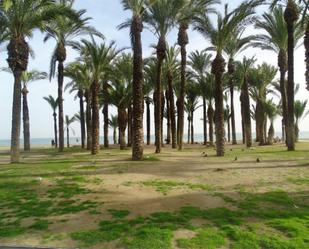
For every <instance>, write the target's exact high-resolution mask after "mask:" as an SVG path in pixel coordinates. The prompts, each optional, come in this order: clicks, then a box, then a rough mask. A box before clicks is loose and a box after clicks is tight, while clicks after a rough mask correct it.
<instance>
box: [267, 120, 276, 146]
mask: <svg viewBox="0 0 309 249" xmlns="http://www.w3.org/2000/svg"><path fill="white" fill-rule="evenodd" d="M274 135H275V129H274V124H273V122H271V124H270V127H269V130H268V144H269V145H273V144H274Z"/></svg>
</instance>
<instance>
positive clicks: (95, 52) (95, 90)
mask: <svg viewBox="0 0 309 249" xmlns="http://www.w3.org/2000/svg"><path fill="white" fill-rule="evenodd" d="M74 48H75V49H77V50H78V51H80V53H81V55H82V57H83V59H84V60H85V63H86V65H87V67H88V68H89V69H90V71H91V108H92V113H91V116H92V148H91V153H92V154H93V155H96V154H97V153H98V151H99V149H100V144H99V143H100V141H99V136H100V116H99V115H100V114H99V93H100V80H101V79H102V78H103V79H105V78H106V77H105V75H106V73H108V71H109V68H110V64H111V62H112V61H113V60H114V59H115V57H116V56H117V54H118V53H119V52H120V51H121V50H117V49H116V46H115V42H114V41H112V42H111V43H110V44H106V43H101V44H98V43H97V42H96V41H95V40H94V39H92V40H91V41H87V40H85V39H83V40H82V41H81V42H80V43H79V44H75V45H74Z"/></svg>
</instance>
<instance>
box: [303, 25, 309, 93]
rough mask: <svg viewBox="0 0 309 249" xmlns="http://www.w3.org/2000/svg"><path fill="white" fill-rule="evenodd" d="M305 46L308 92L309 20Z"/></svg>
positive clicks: (308, 86) (308, 88)
mask: <svg viewBox="0 0 309 249" xmlns="http://www.w3.org/2000/svg"><path fill="white" fill-rule="evenodd" d="M304 46H305V58H306V82H307V90H309V20H307V23H306V31H305V37H304Z"/></svg>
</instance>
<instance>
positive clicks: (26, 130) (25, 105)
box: [22, 86, 30, 151]
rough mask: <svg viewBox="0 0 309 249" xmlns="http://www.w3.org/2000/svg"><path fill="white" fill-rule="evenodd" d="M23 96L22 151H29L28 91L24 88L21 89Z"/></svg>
mask: <svg viewBox="0 0 309 249" xmlns="http://www.w3.org/2000/svg"><path fill="white" fill-rule="evenodd" d="M22 95H23V125H24V150H25V151H30V121H29V108H28V99H27V96H28V89H27V87H26V86H24V87H23V89H22Z"/></svg>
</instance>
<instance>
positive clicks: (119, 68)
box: [109, 54, 133, 150]
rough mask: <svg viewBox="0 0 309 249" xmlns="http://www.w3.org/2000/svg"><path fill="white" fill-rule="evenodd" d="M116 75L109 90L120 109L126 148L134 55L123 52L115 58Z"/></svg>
mask: <svg viewBox="0 0 309 249" xmlns="http://www.w3.org/2000/svg"><path fill="white" fill-rule="evenodd" d="M114 72H115V74H114V77H113V78H112V80H111V88H110V92H109V96H110V101H111V104H112V105H114V106H116V107H117V110H118V126H119V141H120V149H122V150H124V149H125V148H126V139H125V131H126V128H127V124H128V113H127V109H128V107H129V105H130V104H131V99H132V80H133V67H132V56H131V55H127V54H122V55H121V56H119V57H117V58H116V60H115V68H114Z"/></svg>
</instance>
